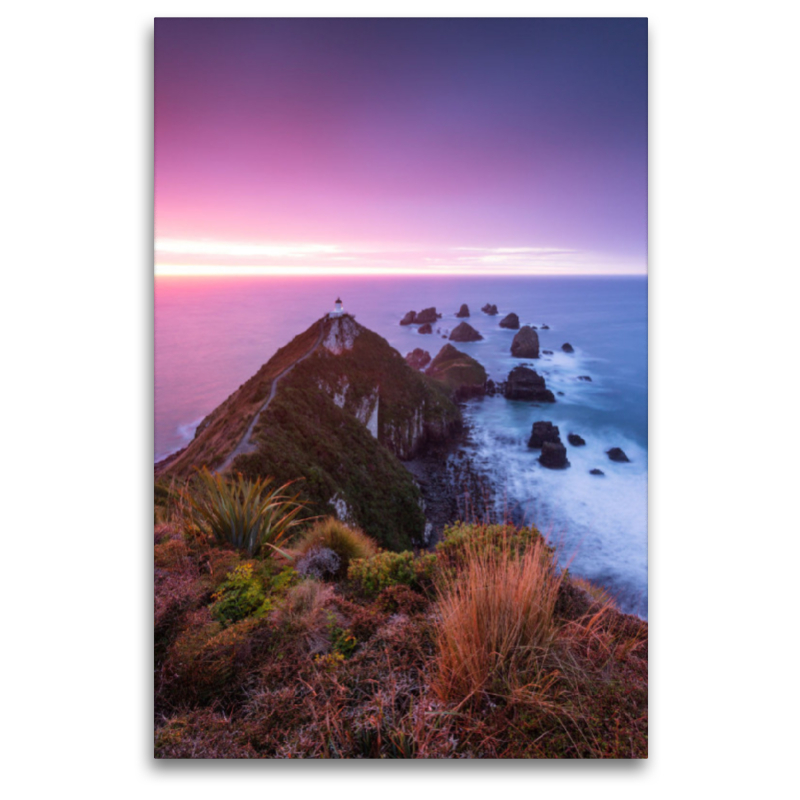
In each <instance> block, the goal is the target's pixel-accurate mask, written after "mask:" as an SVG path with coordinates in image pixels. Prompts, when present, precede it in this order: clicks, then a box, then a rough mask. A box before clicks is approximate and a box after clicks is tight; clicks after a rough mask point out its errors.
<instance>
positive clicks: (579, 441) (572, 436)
mask: <svg viewBox="0 0 800 800" xmlns="http://www.w3.org/2000/svg"><path fill="white" fill-rule="evenodd" d="M567 441H568V442H569V443H570V444H571V445H572V446H573V447H581V446H582V445H584V444H586V439H584V438H583V436H578V434H577V433H569V434H567Z"/></svg>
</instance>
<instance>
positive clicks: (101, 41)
mask: <svg viewBox="0 0 800 800" xmlns="http://www.w3.org/2000/svg"><path fill="white" fill-rule="evenodd" d="M745 8H746V13H745ZM797 8H798V6H797V4H796V3H793V4H790V3H777V2H760V3H757V4H749V5H748V6H746V7H745V6H744V5H743V4H734V3H710V2H697V1H695V2H677V0H670V2H668V3H666V2H665V3H663V4H656V3H652V2H639V3H636V2H607V3H598V2H560V3H552V2H548V3H544V2H541V3H537V2H530V3H519V2H517V3H513V2H501V1H499V0H497V1H496V2H493V3H468V2H460V3H457V4H456V3H451V4H444V3H440V2H430V0H428V2H412V1H411V0H405V2H382V3H380V4H377V3H335V4H334V3H328V4H323V3H303V2H298V3H292V4H291V5H289V4H277V3H269V2H258V3H256V2H235V1H234V0H231V2H226V3H211V2H199V1H198V2H191V3H179V2H162V3H150V2H139V3H120V2H116V3H110V2H107V1H106V2H95V3H90V2H70V3H65V2H58V3H37V4H32V3H20V2H17V3H14V4H13V5H11V4H8V5H6V7H5V9H4V16H3V24H2V34H1V35H2V47H0V59H1V60H2V82H3V90H2V102H3V115H2V124H1V125H0V136H2V159H3V168H2V198H3V206H4V208H3V214H2V217H0V219H2V231H3V236H2V250H1V251H0V252H1V253H2V256H1V257H2V264H3V274H2V288H3V291H2V306H1V308H2V314H0V324H2V340H3V344H4V354H5V355H4V359H3V362H4V363H3V366H4V369H3V374H4V377H5V380H4V388H3V391H2V395H0V396H2V423H3V425H2V429H3V430H2V438H1V439H0V442H2V454H3V477H4V481H3V487H4V490H5V491H4V492H3V508H2V510H3V513H2V516H1V517H0V519H2V521H3V525H2V534H3V550H2V553H3V557H2V564H3V583H2V586H3V590H4V591H3V593H2V601H0V612H2V616H1V617H0V619H1V620H2V622H0V626H1V627H0V637H2V638H1V639H0V641H2V662H1V663H2V689H3V699H4V703H3V722H4V724H3V726H2V737H3V748H2V753H3V763H4V767H3V787H4V789H5V791H6V793H7V794H6V796H8V797H14V798H17V797H50V796H55V795H56V794H58V795H60V796H61V795H66V796H72V795H75V796H80V797H83V798H96V797H97V798H100V797H102V798H105V797H126V798H127V797H144V796H147V797H158V798H160V797H168V796H181V797H187V796H191V797H196V798H205V797H214V798H218V797H220V796H221V794H222V793H223V792H230V791H241V792H245V791H246V792H247V795H248V797H258V796H261V795H264V796H269V797H271V798H275V797H277V796H281V795H283V796H287V797H288V796H292V797H297V796H298V794H297V793H298V792H303V793H305V792H306V791H310V792H314V793H316V794H318V795H319V796H323V797H325V798H329V799H330V800H333V799H334V798H345V797H346V798H352V797H367V796H373V797H374V796H376V795H377V796H380V797H381V798H394V797H403V798H406V797H408V796H409V794H410V793H413V795H412V796H414V797H441V796H445V797H447V798H461V797H486V796H487V795H491V796H492V797H498V796H501V795H503V796H506V795H508V796H533V795H535V794H536V793H540V792H548V791H549V792H552V793H553V796H558V797H559V798H564V797H578V796H585V795H586V794H589V795H590V796H592V797H593V798H606V797H608V798H611V797H613V798H619V797H637V798H638V797H642V796H644V795H643V793H644V792H647V793H648V795H647V796H655V797H661V796H664V797H674V796H676V795H678V796H680V797H687V798H694V797H709V796H719V797H732V796H738V795H742V796H752V795H753V794H754V793H755V792H758V793H759V795H761V796H764V797H783V796H787V795H789V794H791V793H792V792H793V791H796V781H795V780H794V779H793V775H792V773H790V765H791V763H792V761H794V760H796V756H797V749H798V748H797V745H798V736H797V727H796V720H797V713H798V691H797V676H798V667H797V649H798V648H797V644H796V642H797V640H798V622H797V619H798V614H797V611H796V604H797V592H796V591H795V587H794V585H793V583H794V573H795V571H796V562H797V554H798V548H797V538H798V534H800V525H798V519H797V510H796V500H797V495H798V490H797V477H798V470H797V465H796V455H797V453H798V448H797V445H798V441H797V439H798V437H797V416H796V409H797V397H798V394H797V382H796V379H795V376H796V374H797V373H798V368H797V366H796V364H795V361H796V359H795V353H796V348H797V345H798V337H797V333H796V331H797V325H796V317H797V316H800V315H798V314H797V312H796V307H797V281H796V272H797V269H798V255H797V246H796V238H797V232H798V229H797V218H798V203H797V186H798V159H797V155H796V147H797V142H798V141H800V131H798V122H797V106H798V56H797V52H798V50H797V43H796V36H797V23H798V12H797ZM378 9H379V10H380V12H381V13H382V14H389V13H394V14H400V15H411V16H413V15H430V14H440V15H449V14H452V13H456V14H460V15H465V16H485V15H487V14H492V15H498V16H522V15H529V16H545V15H561V16H598V15H600V16H648V17H649V20H650V123H651V127H650V298H651V309H650V312H651V316H650V321H651V326H650V335H651V339H650V368H651V407H650V413H651V416H650V420H651V442H650V475H651V492H650V501H651V505H650V509H651V514H650V521H651V525H650V566H651V570H650V602H651V606H650V624H651V626H652V636H651V645H650V646H651V655H652V660H651V671H650V675H651V702H650V720H651V722H650V758H649V760H648V761H646V762H641V763H591V764H589V763H528V762H520V763H508V762H493V763H486V764H478V763H465V762H461V763H457V764H446V763H441V762H437V763H422V764H413V765H412V764H410V763H402V762H394V763H388V762H387V763H380V762H376V763H366V762H365V763H348V764H333V765H331V764H322V763H311V764H302V765H301V764H291V763H278V762H267V763H259V764H240V763H231V764H213V763H209V764H206V763H185V764H179V763H174V764H164V763H154V762H153V761H152V719H151V711H152V673H151V669H152V666H151V647H152V598H151V587H152V584H151V577H150V576H151V568H152V560H151V559H152V549H151V541H152V540H151V539H150V534H149V524H150V520H151V513H150V509H151V502H152V483H151V480H152V472H151V463H152V462H151V458H152V277H151V276H152V272H151V270H152V219H151V191H152V174H151V169H152V46H153V39H152V36H153V34H152V18H153V17H154V16H183V15H194V16H219V15H237V16H239V15H242V16H271V15H280V14H287V13H289V14H292V15H303V14H309V15H317V16H324V15H347V16H369V15H371V14H372V15H374V14H375V12H376V11H377V10H378ZM793 786H794V789H793V788H792V787H793ZM519 792H521V793H523V794H522V795H518V794H517V793H519Z"/></svg>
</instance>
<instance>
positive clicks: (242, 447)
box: [214, 320, 325, 472]
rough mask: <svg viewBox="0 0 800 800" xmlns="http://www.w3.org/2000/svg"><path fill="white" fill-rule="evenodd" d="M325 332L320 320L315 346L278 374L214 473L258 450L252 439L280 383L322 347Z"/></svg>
mask: <svg viewBox="0 0 800 800" xmlns="http://www.w3.org/2000/svg"><path fill="white" fill-rule="evenodd" d="M324 332H325V325H324V324H323V320H320V324H319V336H317V341H316V342H314V346H313V347H312V348H311V349H310V350H309V351H308V352H307V353H306V354H305V355H304V356H300V358H298V359H297V361H294V362H293V363H292V364H290V365H289V366H288V367H286V369H285V370H283V372H280V373H278V374H277V375H276V376H275V378H274V379H273V381H272V386H271V387H270V390H269V397H267V399H266V401H265V403H264V405H263V406H261V408H259V409H258V411H257V412H256V415H255V416H254V417H253V421H252V422H251V423H250V425H249V426H248V428H247V430H246V431H245V432H244V436H242V438H241V441H240V442H239V444H237V445H236V447H235V448H234V449H233V452H232V453H231V454H230V455H229V456H228V457H227V458H226V459H225V461H224V462H223V463H222V466H221V467H219V469H215V470H214V472H225V470H226V469H228V467H230V465H231V464H232V463H233V460H234V459H235V458H236V456H240V455H242V454H243V453H252V452H254V451H255V449H256V445H255V444H254V443H253V442H251V441H250V437H251V436H252V434H253V430H254V429H255V427H256V423H257V422H258V420H259V418H260V417H261V415H262V414H263V413H264V411H266V409H267V406H268V405H269V404H270V402H272V398H273V397H275V391H276V390H277V388H278V381H279V380H280V379H281V378H282V377H283V376H284V375H287V374H288V373H289V372H291V371H292V370H293V369H294V368H295V367H296V366H297V365H298V364H299V363H300V362H301V361H305V360H306V359H307V358H308V357H309V356H310V355H311V354H312V353H313V352H314V351H315V350H316V349H317V348H318V347H319V345H320V342H322V336H323V334H324Z"/></svg>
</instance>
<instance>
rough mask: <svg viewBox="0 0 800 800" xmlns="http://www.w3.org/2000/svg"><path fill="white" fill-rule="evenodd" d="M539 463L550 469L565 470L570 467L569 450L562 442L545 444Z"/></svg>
mask: <svg viewBox="0 0 800 800" xmlns="http://www.w3.org/2000/svg"><path fill="white" fill-rule="evenodd" d="M539 463H540V464H541V465H542V466H543V467H547V468H548V469H565V468H566V467H568V466H569V461H567V448H566V447H564V445H563V444H561V443H560V442H558V443H556V442H545V443H544V444H543V445H542V454H541V455H540V456H539Z"/></svg>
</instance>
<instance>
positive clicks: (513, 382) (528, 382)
mask: <svg viewBox="0 0 800 800" xmlns="http://www.w3.org/2000/svg"><path fill="white" fill-rule="evenodd" d="M504 394H505V396H506V397H507V398H508V399H509V400H534V401H537V402H540V403H555V401H556V398H555V397H554V396H553V393H552V392H551V391H550V390H549V389H548V388H547V387H546V386H545V382H544V378H543V377H542V376H541V375H539V374H538V373H536V372H534V370H532V369H528V367H521V366H520V367H514V369H512V370H511V372H509V373H508V380H507V381H506V385H505V390H504Z"/></svg>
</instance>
